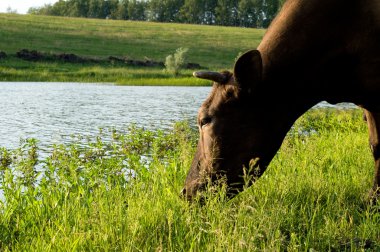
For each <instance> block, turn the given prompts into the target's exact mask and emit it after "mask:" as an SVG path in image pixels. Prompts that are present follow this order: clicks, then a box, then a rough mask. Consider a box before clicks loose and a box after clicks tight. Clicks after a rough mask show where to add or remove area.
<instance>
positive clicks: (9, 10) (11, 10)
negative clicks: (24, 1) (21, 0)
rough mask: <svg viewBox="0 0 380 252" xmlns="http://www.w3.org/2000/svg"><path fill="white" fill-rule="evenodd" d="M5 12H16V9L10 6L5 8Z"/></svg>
mask: <svg viewBox="0 0 380 252" xmlns="http://www.w3.org/2000/svg"><path fill="white" fill-rule="evenodd" d="M7 13H9V14H16V13H17V10H16V9H12V8H11V7H10V6H9V7H8V8H7Z"/></svg>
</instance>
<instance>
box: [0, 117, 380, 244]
mask: <svg viewBox="0 0 380 252" xmlns="http://www.w3.org/2000/svg"><path fill="white" fill-rule="evenodd" d="M104 134H105V135H111V136H112V139H113V140H112V141H105V140H103V139H102V136H103V135H104ZM196 137H197V133H196V132H195V131H194V130H192V129H190V128H189V126H188V124H187V123H180V124H177V125H176V126H175V127H174V128H173V130H171V131H168V132H160V131H155V132H153V131H146V130H143V129H139V128H136V127H132V128H130V129H129V131H128V133H124V134H121V133H118V132H114V131H112V130H111V131H110V132H109V133H107V132H103V133H102V134H99V136H94V138H93V139H92V140H90V141H89V142H87V147H83V141H87V140H82V142H77V141H73V143H72V144H66V145H59V146H55V147H54V148H53V150H51V151H50V152H49V154H48V157H45V158H38V157H37V156H36V153H38V152H36V151H37V149H38V144H37V143H36V141H35V140H29V141H28V142H26V144H25V145H24V146H21V147H20V149H19V150H13V151H12V150H6V149H2V150H1V151H0V158H1V162H0V163H1V164H2V166H1V167H2V168H1V169H0V182H1V189H2V190H3V193H4V196H5V200H3V201H2V202H0V230H1V232H0V250H2V251H33V250H37V251H40V250H44V251H68V250H70V251H99V250H100V251H109V250H116V251H365V250H369V251H378V250H380V230H379V225H380V213H379V206H370V205H368V204H367V201H366V195H367V192H368V191H369V189H370V187H371V181H372V176H373V160H372V157H371V153H370V151H369V148H368V143H367V139H368V136H367V129H366V126H365V123H364V122H363V120H362V118H361V112H360V111H359V110H344V111H339V112H337V111H335V110H314V111H310V112H308V113H307V114H306V115H304V116H303V117H302V118H301V119H299V120H298V121H297V122H296V124H295V126H294V128H293V129H292V130H291V132H289V134H288V135H287V137H286V139H285V142H284V144H283V146H282V147H281V149H280V151H279V153H278V154H277V155H276V157H275V158H274V160H273V162H272V163H271V165H270V167H269V168H268V170H267V171H266V173H265V174H264V176H263V177H262V178H261V179H260V180H258V181H257V183H256V184H255V185H253V186H252V187H250V188H249V189H247V190H246V191H245V192H243V193H241V194H240V195H238V196H237V197H236V198H234V199H232V200H230V201H228V200H226V198H225V197H224V192H223V190H222V191H220V192H219V193H214V192H213V191H212V190H210V191H209V192H207V193H206V194H207V195H208V197H209V201H207V203H206V204H205V205H204V206H201V205H199V204H197V203H194V204H189V203H187V202H185V201H184V200H182V199H181V198H180V197H179V196H178V194H179V191H180V189H181V187H182V185H183V182H184V179H185V176H186V173H187V170H188V168H189V166H190V164H191V159H192V155H193V153H194V150H195V144H196V140H197V139H196ZM131 170H133V172H131ZM36 180H37V181H39V182H38V183H37V184H36V183H35V181H36Z"/></svg>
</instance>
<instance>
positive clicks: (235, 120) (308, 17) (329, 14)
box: [183, 0, 380, 199]
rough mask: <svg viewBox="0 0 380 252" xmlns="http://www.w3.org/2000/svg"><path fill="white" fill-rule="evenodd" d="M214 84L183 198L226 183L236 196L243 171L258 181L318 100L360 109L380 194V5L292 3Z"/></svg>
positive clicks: (372, 1)
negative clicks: (254, 47) (211, 184)
mask: <svg viewBox="0 0 380 252" xmlns="http://www.w3.org/2000/svg"><path fill="white" fill-rule="evenodd" d="M194 75H195V76H196V77H198V78H204V79H209V80H213V81H214V84H213V88H212V90H211V93H210V95H209V96H208V98H207V99H206V101H205V102H204V103H203V104H202V106H201V107H200V109H199V114H198V125H199V132H200V138H199V143H198V148H197V152H196V154H195V157H194V160H193V163H192V165H191V168H190V171H189V173H188V176H187V178H186V182H185V186H184V189H183V194H184V195H185V196H186V197H187V198H188V199H192V198H193V197H194V196H195V195H196V193H197V191H199V190H202V189H203V188H204V187H205V185H206V184H207V182H208V181H210V180H211V181H215V180H218V179H219V178H222V177H223V178H224V180H225V181H226V183H227V188H228V193H229V194H230V195H231V196H233V195H234V194H236V193H238V192H239V191H240V190H241V189H242V188H243V185H244V180H243V175H244V169H243V167H246V168H248V167H251V168H252V169H251V171H252V172H253V173H252V174H251V175H253V176H254V178H255V179H256V178H258V177H260V176H261V175H262V173H263V172H264V171H265V170H266V168H267V166H268V164H269V162H270V161H271V160H272V158H273V157H274V155H275V154H276V152H277V150H278V149H279V148H280V146H281V144H282V141H283V139H284V137H285V135H286V133H287V132H288V131H289V129H290V128H291V126H292V125H293V123H294V122H295V121H296V120H297V118H299V117H300V116H301V115H302V114H303V113H305V112H306V111H307V110H308V109H309V108H311V107H313V106H314V105H315V104H317V103H318V102H320V101H327V102H329V103H332V104H334V103H338V102H352V103H355V104H357V105H358V106H360V107H361V108H363V110H364V113H365V118H366V121H367V124H368V128H369V141H370V147H371V150H372V153H373V157H374V159H375V178H374V184H373V188H372V190H371V196H372V197H373V198H376V196H379V195H380V193H379V192H380V190H379V188H380V145H379V139H380V0H351V1H345V0H288V1H287V2H286V3H285V4H284V6H283V8H282V10H281V11H280V13H279V14H278V15H277V17H276V18H275V20H274V21H273V22H272V24H271V25H270V27H269V28H268V30H267V32H266V34H265V36H264V38H263V40H262V42H261V43H260V45H259V46H258V48H257V50H251V51H248V52H246V53H245V54H243V55H242V56H241V57H240V58H239V59H238V60H237V62H236V63H235V66H234V70H233V73H230V72H228V71H225V72H222V73H215V72H196V73H194Z"/></svg>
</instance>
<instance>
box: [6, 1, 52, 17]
mask: <svg viewBox="0 0 380 252" xmlns="http://www.w3.org/2000/svg"><path fill="white" fill-rule="evenodd" d="M55 2H58V0H33V1H30V0H0V12H7V9H8V8H9V7H10V8H11V9H12V10H17V13H19V14H25V13H26V12H27V11H28V10H29V8H30V7H41V6H44V5H45V4H49V3H50V4H52V3H55Z"/></svg>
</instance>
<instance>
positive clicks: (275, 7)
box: [263, 0, 280, 28]
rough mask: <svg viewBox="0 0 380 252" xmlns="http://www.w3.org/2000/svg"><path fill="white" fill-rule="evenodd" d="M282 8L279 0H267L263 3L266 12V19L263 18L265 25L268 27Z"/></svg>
mask: <svg viewBox="0 0 380 252" xmlns="http://www.w3.org/2000/svg"><path fill="white" fill-rule="evenodd" d="M279 9H280V2H279V0H265V1H264V4H263V10H264V13H265V19H264V20H263V27H264V28H267V27H268V26H269V24H270V23H271V22H272V20H273V19H274V18H275V16H276V15H277V13H278V11H279Z"/></svg>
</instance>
